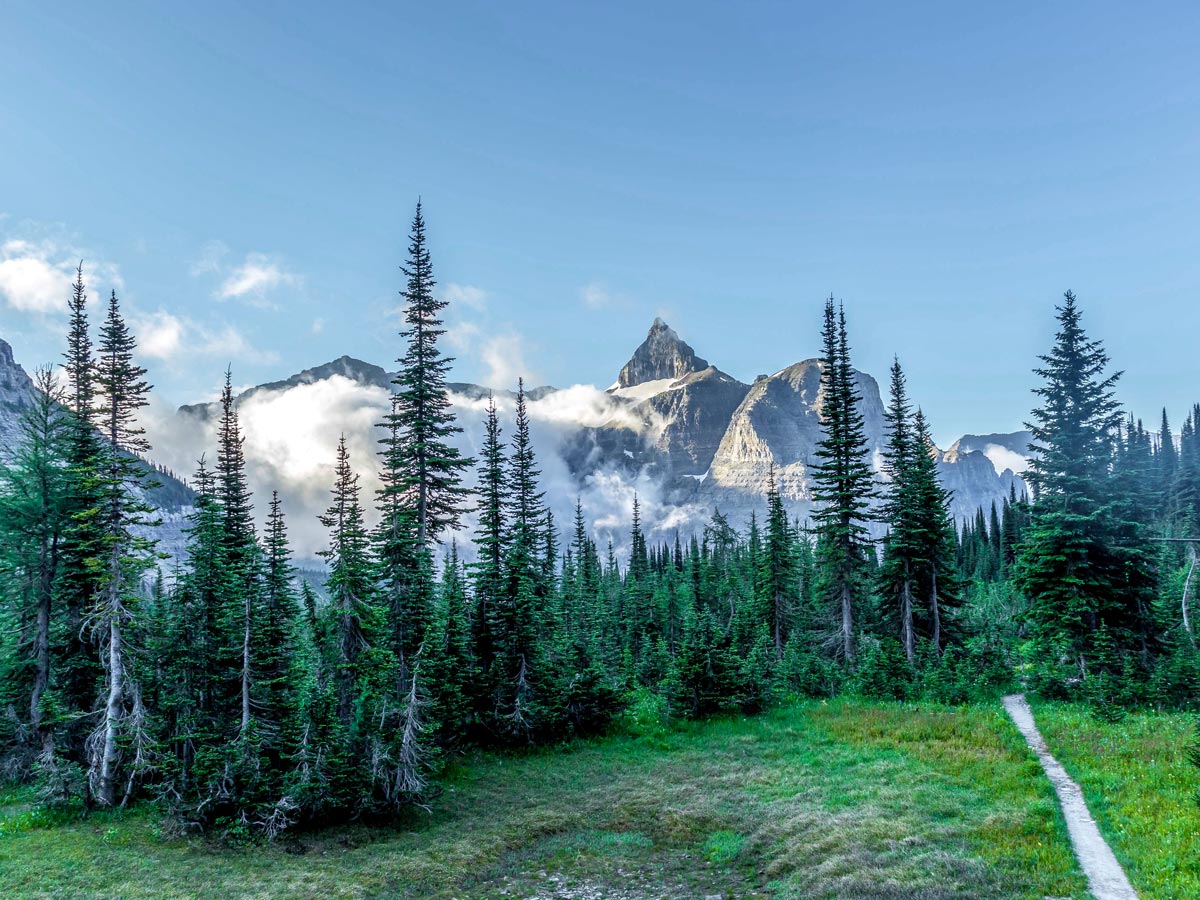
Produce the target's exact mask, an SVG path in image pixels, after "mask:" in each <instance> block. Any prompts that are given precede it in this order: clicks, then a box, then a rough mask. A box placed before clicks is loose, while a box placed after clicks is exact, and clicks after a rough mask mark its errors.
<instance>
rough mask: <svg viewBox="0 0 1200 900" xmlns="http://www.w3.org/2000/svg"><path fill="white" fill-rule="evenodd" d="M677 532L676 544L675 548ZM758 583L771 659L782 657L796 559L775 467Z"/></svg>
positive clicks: (769, 487)
mask: <svg viewBox="0 0 1200 900" xmlns="http://www.w3.org/2000/svg"><path fill="white" fill-rule="evenodd" d="M678 541H679V538H678V535H676V547H677V548H678ZM760 567H761V571H762V584H763V587H764V588H765V591H766V596H767V600H768V603H769V606H768V610H769V616H770V618H769V622H768V624H769V627H770V629H771V639H772V643H773V644H774V647H775V659H776V661H777V662H778V661H779V660H782V659H783V648H784V646H785V645H786V644H787V642H788V639H789V638H790V637H791V629H792V619H793V615H794V610H795V603H796V599H797V598H796V586H797V576H796V558H795V550H794V547H793V541H792V535H791V531H790V529H789V528H788V521H787V512H786V510H785V509H784V507H783V497H782V496H781V495H780V493H779V488H778V486H777V485H776V482H775V466H774V464H772V465H771V467H770V469H769V471H768V475H767V529H766V540H765V542H764V547H763V554H762V560H761V562H760Z"/></svg>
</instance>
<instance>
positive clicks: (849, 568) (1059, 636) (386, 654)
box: [0, 205, 1200, 896]
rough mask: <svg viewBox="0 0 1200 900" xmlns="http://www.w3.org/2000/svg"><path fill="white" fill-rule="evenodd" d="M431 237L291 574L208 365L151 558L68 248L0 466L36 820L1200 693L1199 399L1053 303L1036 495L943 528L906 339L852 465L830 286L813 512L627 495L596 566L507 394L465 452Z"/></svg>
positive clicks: (128, 457)
mask: <svg viewBox="0 0 1200 900" xmlns="http://www.w3.org/2000/svg"><path fill="white" fill-rule="evenodd" d="M425 227H426V226H425V220H424V213H423V211H422V209H421V207H420V205H418V206H417V210H416V214H415V216H414V218H413V219H412V225H411V231H410V233H409V236H408V249H407V255H406V257H405V258H404V260H403V264H402V267H401V272H402V276H403V283H402V286H401V297H402V300H403V303H404V321H403V327H402V330H401V331H400V332H399V334H398V335H397V336H396V339H395V341H396V342H395V346H396V353H397V359H398V364H399V372H398V375H397V376H396V377H395V379H394V382H393V387H392V396H391V410H390V413H389V414H388V415H387V416H386V418H384V419H383V421H381V422H379V423H378V429H377V431H378V435H379V441H378V453H377V455H376V456H375V457H374V458H370V459H363V458H352V457H351V455H350V453H349V451H348V450H347V445H346V441H345V439H344V438H342V439H341V440H340V441H339V435H337V434H330V435H328V454H329V457H330V459H331V460H332V461H333V462H335V464H336V465H335V468H334V472H335V477H334V479H333V481H332V483H330V484H329V485H328V508H327V510H326V512H325V513H324V515H323V516H322V517H321V519H320V523H321V525H322V526H323V528H324V529H325V532H326V534H327V543H326V546H325V549H324V550H323V551H322V552H321V556H322V558H323V560H324V562H325V564H326V571H325V577H324V578H323V580H322V581H319V582H315V583H314V581H313V580H312V579H302V578H298V577H297V575H296V572H295V571H294V569H293V565H292V553H291V550H290V549H289V539H288V525H289V522H288V515H287V509H286V508H285V505H284V503H283V502H282V501H281V499H280V496H279V495H278V494H272V495H270V496H254V495H252V494H251V492H250V490H249V488H248V484H247V477H246V461H245V458H244V453H243V435H242V433H241V430H240V427H239V420H238V410H237V407H236V405H235V403H234V393H233V388H232V381H231V377H232V376H231V374H230V373H226V378H225V389H224V393H223V395H222V397H221V401H220V412H219V427H218V429H217V435H218V439H219V441H218V443H217V445H216V446H212V447H195V448H194V456H195V458H196V459H197V460H198V462H197V464H196V469H195V471H194V473H192V474H191V476H190V479H189V481H190V485H191V486H192V488H193V489H194V491H195V495H196V501H195V504H194V507H193V508H192V511H191V514H190V519H189V524H188V548H187V550H188V552H187V555H186V559H185V560H183V561H170V562H168V561H167V560H165V559H164V557H163V554H161V553H160V552H159V551H158V550H157V548H156V541H155V525H156V521H157V513H156V508H155V506H154V504H153V503H152V502H151V499H152V497H153V483H154V480H155V476H156V470H155V468H154V467H153V466H151V465H148V464H147V463H146V462H145V461H144V460H146V459H149V458H151V457H152V448H151V447H150V446H149V445H148V443H147V441H146V439H145V437H144V434H143V432H142V430H141V427H140V425H139V412H140V411H141V410H142V409H143V408H144V407H145V406H146V404H147V403H148V401H149V394H150V391H151V386H150V385H149V384H148V383H147V381H146V370H145V368H143V367H142V365H141V364H140V363H139V358H138V342H137V336H136V335H135V334H134V333H133V332H132V330H131V328H130V326H129V324H128V323H127V322H126V320H125V318H124V317H123V314H122V309H121V302H120V298H119V297H118V296H117V294H116V293H115V292H113V293H111V294H110V296H109V297H108V298H107V299H106V300H105V301H104V302H103V304H101V305H100V306H98V307H97V306H89V304H88V302H87V291H88V287H87V273H86V271H85V268H84V266H83V265H81V266H80V267H79V270H78V273H77V278H76V281H75V285H74V290H73V293H72V295H71V297H70V298H69V302H70V307H69V308H70V319H69V330H68V331H67V333H66V334H64V335H62V348H63V351H62V359H61V362H60V364H59V365H58V367H56V368H55V369H54V370H53V371H51V370H50V369H44V370H41V371H39V372H38V373H37V377H36V388H37V398H36V402H35V403H34V404H32V405H31V406H30V408H29V409H27V410H26V411H25V413H24V415H23V418H22V421H21V425H20V431H19V436H18V437H17V439H16V441H15V444H14V446H12V447H11V448H9V449H10V451H11V452H10V458H9V462H8V463H6V464H5V466H4V468H3V471H2V474H0V578H2V581H0V600H2V605H0V753H2V756H0V774H2V776H3V778H4V780H5V782H6V783H9V784H12V785H25V786H28V789H29V790H31V791H33V792H34V794H33V796H35V797H36V803H38V804H41V805H44V806H45V807H47V808H54V809H70V810H75V811H76V813H77V814H80V815H84V816H87V815H98V814H103V813H104V811H106V810H114V809H125V808H133V807H140V808H145V809H152V810H154V811H155V815H161V817H162V818H163V820H164V821H166V822H169V823H170V828H171V829H173V830H174V832H175V833H177V834H181V835H196V836H207V837H221V836H224V837H226V838H229V837H234V838H237V839H239V840H242V841H250V842H256V841H264V842H271V841H275V840H277V839H281V838H283V837H285V836H286V835H288V834H292V833H297V832H301V833H303V832H312V831H313V830H317V829H321V828H324V827H326V826H333V825H338V824H339V823H352V822H353V823H367V824H371V825H373V826H377V827H381V828H386V827H389V823H394V822H397V821H404V822H410V823H411V822H412V821H414V818H413V817H414V816H416V817H417V818H418V819H419V817H420V816H421V815H425V814H427V812H425V811H428V810H431V809H432V808H434V807H436V806H437V805H438V804H439V803H440V802H441V799H440V798H441V797H442V796H443V795H444V792H445V782H444V778H445V775H446V773H447V772H448V771H451V770H453V769H454V768H455V767H456V766H457V765H459V762H458V761H460V760H462V759H464V758H466V757H469V756H471V755H472V754H477V753H480V752H488V753H500V754H502V755H503V754H516V755H517V756H518V757H520V756H521V755H522V754H527V753H528V752H529V751H530V750H531V748H536V747H567V746H570V745H571V744H572V742H578V741H579V740H581V739H588V738H594V737H597V736H602V735H605V734H608V733H610V732H611V731H612V730H613V729H614V727H615V726H616V725H617V724H618V723H619V722H621V721H624V720H627V719H628V718H629V717H630V716H634V717H637V716H642V717H645V716H652V717H653V718H654V719H655V720H656V721H661V722H662V723H665V724H667V725H670V723H686V722H689V721H692V720H705V719H710V718H713V717H717V718H720V717H725V716H729V715H758V714H765V713H766V712H768V711H770V710H772V709H778V708H780V707H781V706H786V705H788V704H790V703H795V702H797V701H798V700H799V701H804V700H805V699H806V698H807V699H810V700H818V701H819V700H825V701H830V702H835V700H836V698H841V697H858V698H865V699H866V700H869V701H883V702H891V703H895V702H899V703H902V704H915V705H916V706H921V705H933V706H946V707H956V706H963V705H969V704H972V703H986V702H989V701H994V700H995V698H998V697H999V696H1000V695H1001V694H1005V693H1010V692H1013V691H1016V690H1022V689H1023V690H1026V691H1028V692H1030V693H1031V694H1034V695H1036V696H1038V697H1041V698H1044V700H1045V701H1047V702H1049V701H1070V702H1071V703H1074V704H1079V705H1082V707H1083V708H1086V709H1090V710H1091V711H1092V714H1093V715H1094V716H1095V717H1097V718H1098V720H1099V721H1102V722H1108V723H1119V722H1121V721H1122V720H1123V719H1125V717H1126V716H1128V715H1130V714H1133V713H1134V712H1135V711H1138V710H1143V711H1155V710H1157V711H1160V712H1170V711H1191V710H1194V709H1195V708H1196V703H1197V700H1198V698H1200V693H1198V692H1200V655H1198V652H1197V646H1196V637H1195V634H1194V631H1195V623H1194V621H1193V618H1194V616H1193V614H1192V613H1191V612H1190V609H1191V606H1192V605H1193V604H1194V595H1195V593H1196V591H1197V589H1198V587H1197V580H1198V579H1197V578H1196V577H1195V576H1196V573H1195V568H1196V548H1197V544H1195V543H1189V542H1188V541H1187V540H1184V539H1187V538H1195V537H1196V536H1197V535H1200V405H1198V406H1196V407H1193V408H1192V409H1190V410H1187V411H1185V414H1184V415H1183V417H1182V427H1181V429H1180V430H1179V432H1178V437H1176V436H1175V432H1174V431H1173V428H1172V425H1171V423H1170V422H1169V421H1168V419H1167V414H1166V413H1163V418H1162V419H1161V422H1158V421H1156V422H1153V423H1152V425H1151V426H1149V427H1148V426H1147V425H1146V424H1145V423H1144V421H1143V420H1141V419H1139V418H1138V417H1137V416H1136V415H1135V414H1134V413H1133V412H1131V411H1129V410H1127V409H1125V408H1124V407H1123V406H1122V405H1121V403H1120V401H1119V400H1118V399H1117V398H1118V392H1119V386H1120V382H1119V376H1120V372H1119V371H1118V370H1117V369H1116V368H1115V367H1114V363H1113V361H1111V360H1110V359H1109V357H1108V354H1107V353H1106V351H1105V349H1104V344H1103V341H1102V339H1101V338H1100V337H1098V336H1096V335H1094V334H1092V333H1090V332H1089V331H1088V329H1087V323H1086V317H1085V315H1084V312H1085V309H1086V304H1085V302H1084V301H1082V300H1080V299H1078V298H1076V297H1075V296H1074V295H1072V294H1071V293H1070V292H1068V293H1066V294H1064V295H1063V296H1062V299H1061V301H1059V302H1058V304H1057V306H1056V308H1055V313H1054V315H1055V316H1056V322H1055V329H1056V335H1055V338H1054V341H1053V344H1052V345H1051V346H1048V347H1046V348H1045V351H1044V353H1043V355H1041V356H1040V357H1039V358H1038V360H1036V361H1035V362H1034V365H1035V367H1036V375H1037V378H1038V379H1039V387H1038V388H1037V390H1036V396H1035V398H1034V408H1033V409H1032V410H1031V411H1030V413H1029V422H1028V427H1029V428H1030V430H1031V431H1032V434H1033V436H1034V445H1035V446H1034V447H1033V448H1032V449H1033V463H1032V468H1031V470H1030V472H1029V474H1028V477H1027V480H1028V483H1029V485H1030V487H1031V493H1030V495H1028V496H1026V495H1025V494H1024V493H1022V494H1021V495H1018V494H1017V493H1016V491H1015V490H1014V491H1013V492H1012V493H1011V495H1010V496H1009V497H1007V499H1005V500H1004V501H1003V502H1002V504H999V505H997V504H992V505H991V506H990V508H987V509H979V510H978V512H977V514H976V515H975V516H974V519H973V520H971V521H967V522H965V523H963V524H962V525H961V527H960V526H959V525H957V524H956V522H955V521H954V519H953V518H952V516H951V514H950V512H949V502H950V496H949V492H948V491H947V490H946V489H945V488H944V487H943V486H942V485H941V484H940V483H939V479H938V477H937V470H936V467H935V464H934V457H933V455H932V454H931V452H930V448H931V446H932V438H931V426H930V423H929V422H928V421H927V419H926V417H925V414H924V413H923V412H922V409H921V406H920V398H919V397H913V396H910V394H909V389H908V386H907V383H906V378H905V372H904V369H903V368H902V366H901V363H900V361H899V360H897V361H896V362H895V363H894V364H893V366H892V369H891V373H890V381H889V384H888V393H887V398H886V429H887V431H886V434H887V441H886V447H885V452H884V454H883V460H882V467H881V471H879V472H876V471H875V470H874V469H873V468H872V466H871V464H870V461H869V459H868V457H867V455H866V452H865V438H864V435H863V418H862V413H861V411H860V409H859V401H860V398H859V396H858V393H857V391H856V387H855V382H854V378H853V367H852V349H853V347H852V342H851V331H850V328H849V325H848V323H849V322H852V312H853V306H852V305H846V306H843V304H841V303H840V302H837V301H835V300H834V299H833V298H830V299H829V300H827V301H826V302H825V305H824V312H823V316H822V317H821V319H820V321H814V322H813V323H812V324H813V331H814V333H816V332H818V331H819V334H820V341H821V348H822V349H821V357H820V391H821V397H822V400H821V435H822V437H821V441H820V444H819V446H818V448H817V450H816V459H815V462H814V467H813V499H814V503H815V507H814V508H815V510H816V511H815V513H814V515H813V516H812V517H811V519H810V520H807V521H799V520H797V519H794V518H789V516H788V514H787V512H786V511H785V507H784V503H783V501H782V500H781V498H780V494H779V491H778V490H776V489H775V486H774V480H773V479H772V482H771V488H770V490H769V491H768V495H767V498H766V502H765V504H764V505H763V508H762V509H761V510H760V511H758V512H757V513H755V514H754V515H752V516H751V517H750V518H749V520H748V521H731V520H730V519H729V518H727V517H726V516H724V515H722V514H721V513H720V512H719V511H717V510H713V512H712V515H711V519H710V520H709V521H708V522H707V524H705V525H704V527H703V529H702V530H699V531H696V532H693V533H682V532H680V533H677V534H676V535H675V536H674V539H673V540H671V541H668V542H655V541H651V540H648V539H647V536H646V534H645V533H644V531H643V524H642V521H641V517H640V511H639V505H638V502H637V501H636V500H635V501H634V503H633V506H632V514H631V516H630V517H629V520H628V522H627V532H628V536H629V538H628V544H627V547H628V552H627V553H624V554H618V553H617V551H616V550H614V547H613V545H612V544H611V543H608V544H607V545H606V546H597V543H596V540H595V539H594V537H593V534H594V531H593V529H592V527H591V523H589V522H588V521H587V519H586V517H585V515H584V512H583V509H582V507H581V506H577V511H576V515H575V517H574V520H573V521H566V522H563V521H558V520H556V519H555V518H554V517H553V515H551V514H550V512H549V508H548V506H547V505H546V503H545V501H544V495H543V486H542V484H541V483H540V480H539V479H540V467H539V460H538V457H537V454H536V453H535V451H534V446H533V443H532V441H531V438H530V429H529V418H528V416H527V411H526V398H525V394H524V385H523V384H518V385H516V386H514V387H515V388H516V390H517V400H516V416H515V424H514V425H513V426H512V428H511V429H510V433H507V434H506V433H504V429H502V427H501V424H500V421H499V419H498V416H497V414H496V408H495V405H494V403H493V404H492V405H491V407H490V408H489V410H488V412H487V415H486V420H485V422H484V426H485V427H484V432H483V433H484V441H483V444H482V447H481V448H480V449H479V451H478V454H477V456H476V457H475V458H468V457H467V456H465V455H464V454H463V453H461V452H460V451H459V450H458V449H456V447H455V444H454V442H453V440H452V438H453V437H454V436H455V434H456V433H457V432H458V431H459V430H460V429H461V425H460V423H459V422H457V421H456V419H455V416H454V414H453V412H452V410H451V409H450V407H449V403H448V401H447V397H446V383H447V378H448V375H449V373H450V371H451V368H450V367H451V363H452V360H451V359H450V358H449V356H448V355H447V351H446V349H445V347H444V346H443V342H442V340H441V338H442V337H443V327H442V326H443V321H442V316H443V309H444V307H445V306H446V301H445V300H444V299H439V295H438V294H437V293H436V292H435V290H434V285H435V272H434V266H433V261H432V258H431V253H430V247H429V242H428V240H427V235H426V230H425ZM93 309H100V310H101V314H100V315H98V316H95V318H96V321H92V320H91V318H90V314H91V313H92V310H93ZM366 467H377V468H378V472H379V473H380V480H381V483H382V485H383V487H382V488H381V489H380V490H378V491H377V492H375V493H374V495H367V494H365V493H364V491H363V489H362V488H361V486H360V482H359V473H360V472H362V471H363V470H364V469H365V468H366ZM469 473H474V477H473V478H471V479H470V480H471V483H472V484H473V487H471V488H470V489H468V488H467V487H465V486H464V484H465V483H466V482H467V476H468V474H469ZM369 507H374V511H375V512H376V513H377V519H378V525H376V526H368V525H367V521H368V517H367V515H366V511H367V510H368V508H369ZM256 508H257V509H259V510H265V511H266V513H267V515H266V517H265V522H266V524H265V527H256V524H255V509H256ZM468 510H471V511H473V512H474V513H475V515H474V516H473V517H472V520H471V521H472V523H473V525H472V528H471V529H470V530H469V531H468V530H464V529H463V528H461V527H460V526H461V522H462V518H463V516H464V514H465V513H466V512H467V511H468ZM873 529H874V530H873ZM873 534H882V537H880V538H873V537H872V535H873ZM1191 814H1192V815H1195V814H1196V813H1195V811H1193V812H1192V813H1191ZM1180 896H1182V895H1180Z"/></svg>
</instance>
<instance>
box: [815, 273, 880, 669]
mask: <svg viewBox="0 0 1200 900" xmlns="http://www.w3.org/2000/svg"><path fill="white" fill-rule="evenodd" d="M821 337H822V342H823V352H822V356H821V440H820V442H819V443H818V445H817V450H816V457H817V460H818V462H817V464H816V466H815V467H814V468H813V474H812V479H813V490H812V493H813V500H814V502H815V503H816V504H817V509H816V511H815V513H814V514H813V517H814V519H816V522H817V547H818V552H819V554H820V557H821V564H822V566H821V568H822V578H823V583H824V588H825V593H826V596H827V597H828V598H829V599H830V600H831V601H832V602H833V604H834V605H835V607H836V609H837V615H838V620H839V622H838V627H837V632H838V643H839V645H840V652H841V655H842V656H843V657H844V658H845V659H846V661H847V662H851V663H852V662H853V661H854V610H855V607H856V606H857V605H858V604H859V603H860V602H861V600H862V599H863V594H864V593H865V579H864V567H865V563H866V559H865V555H866V548H867V547H868V546H869V545H870V537H869V535H868V532H867V528H866V523H867V522H868V520H869V519H870V503H871V501H872V500H873V499H874V476H873V474H872V472H871V467H870V465H869V463H868V462H867V442H866V436H865V433H864V430H863V417H862V412H861V411H860V409H859V401H860V396H859V393H858V389H857V387H856V386H855V383H854V369H853V368H852V367H851V365H850V349H849V342H848V341H847V338H846V316H845V312H844V310H837V309H835V307H834V304H833V298H832V297H830V298H829V300H828V301H826V303H825V324H824V327H823V328H822V331H821Z"/></svg>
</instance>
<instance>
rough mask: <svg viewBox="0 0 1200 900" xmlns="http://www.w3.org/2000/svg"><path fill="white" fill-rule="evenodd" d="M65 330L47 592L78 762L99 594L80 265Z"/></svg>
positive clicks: (95, 438)
mask: <svg viewBox="0 0 1200 900" xmlns="http://www.w3.org/2000/svg"><path fill="white" fill-rule="evenodd" d="M67 307H68V311H69V315H70V318H69V330H68V333H67V350H66V353H65V354H64V362H63V372H64V373H65V374H66V377H67V385H66V398H65V406H66V408H67V410H68V412H69V414H70V419H69V426H68V432H69V433H68V439H67V472H68V473H69V475H70V498H69V512H70V516H71V522H70V524H69V526H68V527H67V529H66V532H65V533H64V535H63V542H62V554H61V555H62V565H61V568H60V572H59V577H58V584H57V585H56V587H55V593H56V595H57V596H58V598H59V603H60V605H61V606H62V609H63V616H62V622H61V631H62V639H61V640H60V641H57V642H56V651H57V652H56V657H57V658H56V660H55V663H56V668H57V670H58V671H59V673H60V676H59V677H60V681H61V684H62V699H63V705H64V706H65V707H66V710H65V711H66V712H68V713H70V714H73V715H68V716H67V718H68V724H67V725H66V731H67V735H66V738H67V743H68V744H69V753H70V754H71V755H72V756H73V757H74V758H75V759H77V760H78V759H80V758H82V755H83V744H84V740H85V738H86V736H87V734H86V731H85V728H86V727H87V725H86V723H87V719H86V718H85V714H86V713H89V712H91V710H92V709H93V708H94V706H95V703H96V695H97V690H98V687H99V681H100V676H101V671H102V669H101V666H100V660H99V656H98V654H97V653H96V646H95V642H94V641H93V640H92V638H93V637H94V633H93V632H91V631H90V630H89V629H86V628H84V619H85V617H86V616H87V615H88V612H89V610H90V609H91V607H92V604H93V603H94V602H95V599H96V596H97V595H98V594H99V592H100V580H101V572H102V567H101V566H100V565H99V564H98V563H97V558H98V557H99V555H100V552H101V540H102V536H101V527H100V526H101V520H100V518H99V516H98V515H97V510H98V509H99V507H100V503H101V497H100V493H101V491H100V485H101V480H100V466H101V463H102V457H103V448H102V445H101V442H100V434H99V432H98V431H97V430H96V427H95V423H96V408H95V405H96V358H95V354H94V352H93V346H92V339H91V334H90V332H89V328H88V313H87V290H86V288H85V286H84V282H83V263H82V262H80V264H79V268H78V269H77V271H76V275H75V283H74V285H73V287H72V290H71V296H70V298H69V299H68V301H67Z"/></svg>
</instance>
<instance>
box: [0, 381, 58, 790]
mask: <svg viewBox="0 0 1200 900" xmlns="http://www.w3.org/2000/svg"><path fill="white" fill-rule="evenodd" d="M64 400H65V398H64V396H63V394H62V392H61V391H60V390H59V389H58V388H56V387H55V384H54V376H53V373H52V372H51V370H50V369H49V368H45V369H39V370H38V371H37V373H36V375H35V377H34V393H33V397H32V400H31V403H30V405H29V406H28V408H27V409H26V410H25V412H24V413H23V414H22V416H21V420H20V426H19V430H18V437H17V441H16V445H15V446H14V447H13V448H12V450H13V453H14V455H13V457H12V458H11V459H10V460H9V461H8V463H7V464H6V465H0V588H2V590H0V598H4V597H6V598H7V599H8V602H9V603H11V604H12V607H13V609H12V620H13V622H14V623H22V624H24V625H25V628H21V627H20V626H19V625H17V626H16V627H14V628H13V631H14V632H15V633H16V634H17V635H19V636H20V638H19V643H18V645H17V647H16V648H15V653H14V657H15V658H13V657H10V658H8V659H3V660H0V665H6V668H7V667H8V666H11V668H10V669H8V670H7V671H6V672H5V673H4V677H3V679H2V680H3V681H4V683H5V688H4V698H3V699H4V701H5V702H6V705H7V706H9V708H12V709H19V710H21V711H22V718H23V717H24V716H23V714H24V713H26V712H27V713H28V720H27V721H28V726H29V727H28V732H27V735H28V737H27V739H26V741H27V743H28V745H29V746H28V749H29V750H31V751H32V752H34V753H36V754H38V757H39V758H38V766H39V768H40V769H41V770H42V773H43V774H44V775H46V776H52V775H53V773H56V772H57V771H58V769H59V765H58V758H57V754H56V743H55V729H56V727H57V726H58V724H59V723H58V721H57V719H58V717H59V716H60V715H61V712H62V703H61V701H60V700H59V698H58V697H56V696H55V695H54V692H53V691H52V686H51V669H52V660H53V656H52V646H53V644H52V642H53V641H54V639H55V638H59V634H56V633H55V632H54V631H53V630H52V629H53V624H54V622H55V620H56V619H61V617H62V616H61V611H60V610H59V609H58V608H57V602H56V601H57V595H56V591H55V585H56V582H57V580H58V573H59V569H60V565H61V554H62V546H63V540H64V535H65V532H66V531H67V529H68V527H69V526H70V504H71V500H72V495H71V480H70V474H69V472H67V471H65V470H64V465H65V463H66V461H67V458H68V453H69V451H70V443H69V439H70V437H71V435H70V431H69V427H70V426H69V421H68V418H67V414H66V413H65V412H64ZM0 605H2V604H0ZM30 625H32V627H30ZM55 674H57V673H55Z"/></svg>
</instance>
